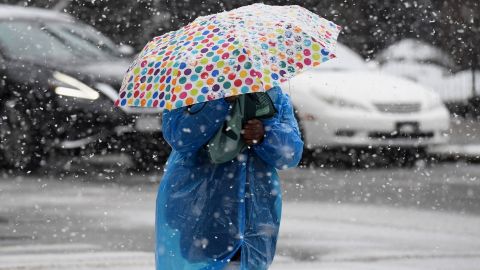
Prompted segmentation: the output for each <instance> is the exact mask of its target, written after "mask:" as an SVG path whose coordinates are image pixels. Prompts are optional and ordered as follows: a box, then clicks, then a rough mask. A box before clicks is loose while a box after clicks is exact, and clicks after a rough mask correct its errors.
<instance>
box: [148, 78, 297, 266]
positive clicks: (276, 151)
mask: <svg viewBox="0 0 480 270" xmlns="http://www.w3.org/2000/svg"><path fill="white" fill-rule="evenodd" d="M267 93H268V94H269V95H270V97H271V98H272V101H273V103H274V105H275V108H276V109H277V114H276V115H275V116H274V117H272V118H270V119H267V120H262V122H263V124H264V127H265V138H264V139H263V141H262V142H261V143H259V144H257V145H254V146H253V147H250V148H248V149H245V150H244V151H243V152H242V153H240V154H239V155H238V156H237V158H236V159H234V160H232V161H229V162H226V163H223V164H213V163H212V162H211V161H210V159H209V157H208V153H207V150H206V149H205V145H206V144H207V142H208V141H209V139H210V138H211V137H212V136H213V135H214V134H215V133H216V132H217V131H218V129H219V128H221V127H222V125H223V123H224V121H225V119H226V117H227V115H228V113H229V107H230V106H229V103H228V102H226V101H225V100H224V99H219V100H215V101H210V102H207V103H205V104H197V105H194V106H193V107H192V108H190V110H187V109H186V108H179V109H175V110H171V111H164V113H163V135H164V137H165V140H166V141H167V142H168V143H169V144H170V146H171V147H172V149H173V151H172V153H171V154H170V157H169V158H168V161H167V166H166V169H165V174H164V176H163V178H162V181H161V183H160V186H159V189H158V195H157V208H156V267H157V268H156V269H157V270H197V269H198V270H200V269H202V270H207V269H212V270H221V269H224V268H225V266H226V265H227V264H228V261H229V260H230V258H232V256H233V255H234V254H235V253H236V252H237V251H239V249H241V270H247V269H248V270H262V269H267V268H268V266H269V265H270V264H271V263H272V260H273V257H274V254H275V248H276V243H277V236H278V231H279V225H280V216H281V206H282V199H281V198H282V197H281V195H282V193H281V188H280V182H279V177H278V174H277V171H276V169H285V168H288V167H294V166H296V165H297V164H298V162H299V161H300V158H301V155H302V149H303V142H302V140H301V137H300V132H299V129H298V124H297V121H296V120H295V117H294V113H293V109H292V105H291V102H290V98H289V97H288V95H286V94H284V93H283V92H282V90H281V89H280V88H278V87H276V88H273V89H271V90H269V91H268V92H267Z"/></svg>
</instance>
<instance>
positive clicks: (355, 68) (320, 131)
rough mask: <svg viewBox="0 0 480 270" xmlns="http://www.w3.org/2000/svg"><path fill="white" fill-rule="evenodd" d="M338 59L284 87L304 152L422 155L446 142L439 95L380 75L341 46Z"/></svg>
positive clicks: (445, 119)
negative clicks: (399, 150)
mask: <svg viewBox="0 0 480 270" xmlns="http://www.w3.org/2000/svg"><path fill="white" fill-rule="evenodd" d="M337 56H338V58H337V59H333V60H331V61H329V62H327V63H324V64H323V66H322V67H320V68H317V69H312V70H308V71H306V72H304V73H302V74H300V75H298V76H296V77H294V78H293V79H291V80H290V81H289V82H286V83H285V84H284V85H283V88H284V89H285V91H286V92H287V93H290V95H291V97H292V102H293V105H294V107H295V108H296V110H297V118H298V119H299V122H300V125H301V128H302V131H303V137H304V141H305V146H306V148H307V149H319V148H322V149H335V148H366V149H368V148H374V147H393V148H395V147H403V148H410V149H413V148H415V149H418V148H420V149H423V148H425V147H428V146H430V145H435V144H442V143H445V142H446V141H447V137H446V136H444V132H445V131H447V130H448V128H449V117H450V116H449V112H448V111H447V109H446V107H445V105H444V104H443V103H442V101H441V99H440V97H439V95H438V94H437V93H435V92H433V91H431V90H428V89H426V88H424V87H422V86H421V85H419V84H417V83H414V82H411V81H409V80H406V79H402V78H399V77H393V76H389V75H386V74H383V73H381V72H380V71H379V70H377V69H376V68H372V67H371V66H370V65H368V64H367V63H366V62H365V61H364V60H363V59H362V58H361V57H360V56H359V55H357V54H356V53H355V52H353V51H351V50H350V49H348V48H347V47H345V46H343V45H341V44H339V45H338V47H337Z"/></svg>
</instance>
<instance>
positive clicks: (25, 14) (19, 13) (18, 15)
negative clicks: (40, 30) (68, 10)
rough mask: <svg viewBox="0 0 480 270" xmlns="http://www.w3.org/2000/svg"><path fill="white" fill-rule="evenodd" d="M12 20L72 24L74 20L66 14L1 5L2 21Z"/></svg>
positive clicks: (0, 15)
mask: <svg viewBox="0 0 480 270" xmlns="http://www.w3.org/2000/svg"><path fill="white" fill-rule="evenodd" d="M12 19H26V20H38V19H40V20H51V21H64V22H71V21H73V20H74V19H73V18H72V17H71V16H70V15H68V14H65V13H61V12H58V11H53V10H48V9H43V8H32V7H28V8H27V7H21V6H12V5H2V4H0V20H12Z"/></svg>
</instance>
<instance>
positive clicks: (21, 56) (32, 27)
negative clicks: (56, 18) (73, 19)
mask: <svg viewBox="0 0 480 270" xmlns="http://www.w3.org/2000/svg"><path fill="white" fill-rule="evenodd" d="M0 47H1V48H2V50H4V51H5V56H7V57H9V58H12V59H17V60H27V61H35V62H62V63H67V62H89V61H92V60H103V61H107V60H111V59H112V58H117V57H119V55H118V52H117V50H116V48H115V45H114V44H113V43H112V42H111V41H110V40H108V39H107V38H106V37H104V36H103V35H102V34H101V33H99V32H97V31H95V30H94V29H92V28H91V27H89V26H86V25H83V24H82V25H78V24H73V23H68V22H44V23H37V22H30V21H21V22H11V21H8V22H0Z"/></svg>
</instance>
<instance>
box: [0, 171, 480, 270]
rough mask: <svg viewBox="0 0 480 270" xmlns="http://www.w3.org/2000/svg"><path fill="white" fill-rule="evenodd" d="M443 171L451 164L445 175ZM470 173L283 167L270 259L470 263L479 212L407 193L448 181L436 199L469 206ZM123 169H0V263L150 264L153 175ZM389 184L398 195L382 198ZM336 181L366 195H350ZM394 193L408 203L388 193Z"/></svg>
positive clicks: (475, 260)
mask: <svg viewBox="0 0 480 270" xmlns="http://www.w3.org/2000/svg"><path fill="white" fill-rule="evenodd" d="M465 170H467V171H468V172H469V173H468V177H467V178H468V179H467V178H465V179H464V175H465ZM452 171H458V172H457V173H456V174H452V175H448V172H450V173H452ZM427 175H428V177H427ZM477 176H480V171H479V170H478V169H476V167H466V168H463V170H462V168H458V167H456V166H451V167H446V168H438V169H436V170H435V172H433V170H432V171H429V170H428V169H425V170H420V171H413V170H398V171H396V172H393V171H392V172H390V171H383V170H378V171H375V170H371V171H363V172H362V171H360V172H353V171H335V170H334V171H330V170H321V169H319V170H300V169H295V170H290V171H287V172H284V173H282V177H283V179H284V188H285V199H286V201H285V203H284V212H283V220H282V225H281V235H280V240H279V244H278V252H277V257H276V260H275V262H274V265H273V266H272V268H271V269H273V270H284V269H298V270H309V269H360V270H363V269H391V270H397V269H422V270H423V269H440V270H443V269H460V270H463V269H472V270H473V269H478V265H480V230H479V228H480V216H478V215H476V214H465V213H464V211H457V210H455V209H457V208H455V209H453V210H450V211H433V209H439V208H438V206H441V204H438V205H437V208H433V209H432V208H429V207H416V205H415V204H414V205H410V203H408V201H409V200H410V199H411V198H412V196H416V197H415V199H416V200H417V201H418V203H419V205H420V204H423V203H422V198H421V197H422V196H427V197H428V196H433V195H432V194H430V195H425V194H426V193H427V192H429V191H430V192H432V193H435V194H438V193H439V192H440V193H441V190H450V194H457V195H458V196H457V197H449V196H444V197H443V196H440V197H439V198H440V199H441V198H444V200H446V201H445V202H443V203H446V204H449V200H452V204H455V203H456V204H455V205H457V204H458V200H463V201H464V202H463V203H464V204H465V205H464V207H465V209H467V204H468V205H470V207H474V206H472V202H476V201H478V199H479V188H478V187H479V184H480V183H478V182H479V181H476V179H477ZM414 177H416V178H417V180H412V179H411V178H414ZM422 177H423V178H422ZM128 178H130V177H129V176H114V177H113V179H114V180H115V181H117V183H112V182H111V180H105V179H103V180H100V179H99V178H89V177H77V176H72V177H70V178H68V177H67V178H65V177H63V178H62V180H58V179H56V178H55V177H51V178H49V179H44V178H38V177H17V178H15V179H12V178H10V177H8V176H5V178H4V179H1V178H0V270H7V269H8V270H20V269H22V270H33V269H35V270H47V269H48V270H50V269H53V270H55V269H81V270H87V269H93V270H95V269H110V270H113V269H115V270H117V269H118V270H124V269H125V270H126V269H139V270H143V269H154V263H153V253H152V250H153V240H152V237H153V230H154V208H155V205H154V203H155V196H156V187H157V185H156V184H152V183H151V182H150V181H149V180H146V181H145V182H141V183H137V184H132V183H131V182H126V183H128V184H123V182H124V181H126V180H127V179H128ZM433 178H434V179H433ZM453 178H455V179H456V180H455V179H453ZM106 179H110V178H106ZM372 179H373V180H372ZM472 179H473V180H472ZM428 181H432V183H430V182H428ZM427 182H428V183H427ZM373 184H375V186H372V185H373ZM437 184H438V185H437ZM382 186H384V188H383V189H381V187H382ZM300 187H303V189H302V188H300ZM355 187H356V188H355ZM374 187H375V188H380V189H381V190H375V189H374ZM439 187H441V188H440V189H438V190H437V188H439ZM456 187H457V188H458V187H462V188H466V190H465V192H466V194H463V192H464V191H456V189H455V188H456ZM352 188H355V190H354V191H352ZM410 188H411V189H410ZM300 189H302V192H301V193H299V192H300V191H299V190H300ZM311 189H324V190H323V192H330V193H337V192H338V193H339V194H337V196H326V195H324V196H322V197H323V198H322V197H321V198H318V199H316V198H315V197H314V196H316V195H317V194H319V195H321V194H326V193H322V191H319V190H316V191H315V192H314V191H313V190H311ZM391 189H394V190H397V192H398V193H399V194H403V195H404V196H403V197H402V196H400V197H397V198H390V196H391V194H390V190H391ZM340 190H341V191H346V192H347V193H350V196H352V197H355V196H358V194H363V198H367V197H368V198H370V201H366V200H361V201H359V202H358V203H355V201H354V200H349V199H348V198H344V197H343V196H344V195H346V196H348V194H346V193H345V194H341V192H340ZM382 190H383V192H382ZM308 192H311V194H307V193H308ZM457 192H458V193H457ZM409 193H411V194H409ZM383 194H385V196H386V197H385V198H380V196H382V195H383ZM422 194H423V195H422ZM463 196H466V197H463ZM389 198H390V199H389ZM399 198H403V200H405V201H407V203H406V204H405V205H402V203H401V202H400V203H397V202H396V200H398V199H399ZM428 199H429V200H430V199H432V197H428ZM468 199H470V201H469V200H468ZM382 200H386V202H387V203H384V202H383V201H382ZM389 200H391V201H392V202H395V203H392V204H391V205H389V204H388V201H389ZM432 200H433V199H432ZM435 200H436V199H435ZM454 201H457V202H454ZM366 202H367V203H366ZM473 205H474V204H473ZM456 207H458V205H457V206H456ZM459 209H463V208H462V206H460V208H459ZM467 212H468V211H467ZM470 212H475V210H473V211H470ZM462 213H463V214H462Z"/></svg>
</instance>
